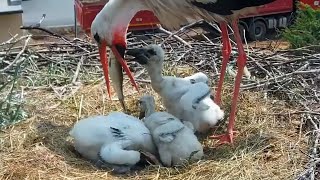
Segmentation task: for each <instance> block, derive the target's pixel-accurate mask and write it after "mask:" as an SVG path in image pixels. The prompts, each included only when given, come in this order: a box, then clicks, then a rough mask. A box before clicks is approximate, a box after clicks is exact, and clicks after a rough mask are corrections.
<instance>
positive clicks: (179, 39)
mask: <svg viewBox="0 0 320 180" xmlns="http://www.w3.org/2000/svg"><path fill="white" fill-rule="evenodd" d="M159 30H160V31H162V32H164V33H166V34H168V35H172V34H173V33H172V32H170V31H168V30H165V29H163V28H162V27H160V28H159ZM172 36H173V37H174V38H176V39H177V40H178V41H179V42H181V43H183V44H184V45H186V46H188V47H189V48H192V46H191V45H190V44H189V43H187V42H186V41H185V40H183V39H182V38H180V37H179V36H177V35H172ZM165 41H166V40H165ZM165 41H163V42H162V44H163V43H164V42H165Z"/></svg>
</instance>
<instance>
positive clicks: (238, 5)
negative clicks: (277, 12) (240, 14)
mask: <svg viewBox="0 0 320 180" xmlns="http://www.w3.org/2000/svg"><path fill="white" fill-rule="evenodd" d="M274 1H276V0H217V1H214V0H213V1H212V2H208V3H204V2H201V1H197V0H193V1H191V3H192V4H193V5H194V6H197V7H199V8H202V9H205V10H207V11H210V12H212V13H216V14H219V15H231V14H232V11H234V10H240V9H243V8H246V7H254V6H261V5H265V4H268V3H271V2H274Z"/></svg>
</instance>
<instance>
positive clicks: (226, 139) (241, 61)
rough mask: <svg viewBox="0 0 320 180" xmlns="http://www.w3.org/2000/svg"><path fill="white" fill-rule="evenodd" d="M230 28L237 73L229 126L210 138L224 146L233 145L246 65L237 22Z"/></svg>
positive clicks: (233, 22)
mask: <svg viewBox="0 0 320 180" xmlns="http://www.w3.org/2000/svg"><path fill="white" fill-rule="evenodd" d="M232 28H233V31H234V35H235V39H236V43H237V48H238V53H239V56H238V60H237V65H238V73H237V76H236V80H235V85H234V92H233V97H232V104H231V112H230V116H229V124H228V129H227V134H225V135H220V136H212V137H211V138H215V139H219V141H220V142H219V144H224V143H233V136H234V133H235V131H234V122H235V116H236V110H237V101H238V96H239V91H240V83H241V80H242V74H243V69H244V66H245V65H246V62H247V56H246V53H245V51H244V48H243V44H242V40H241V37H240V34H239V28H238V20H234V21H232Z"/></svg>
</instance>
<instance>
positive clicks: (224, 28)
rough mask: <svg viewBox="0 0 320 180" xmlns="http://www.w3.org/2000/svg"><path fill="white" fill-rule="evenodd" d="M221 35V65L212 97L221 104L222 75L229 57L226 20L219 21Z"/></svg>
mask: <svg viewBox="0 0 320 180" xmlns="http://www.w3.org/2000/svg"><path fill="white" fill-rule="evenodd" d="M220 29H221V36H222V65H221V70H220V78H219V83H218V88H217V91H216V97H215V99H214V101H215V103H216V104H218V105H220V104H221V90H222V85H223V81H224V76H225V74H226V69H227V64H228V62H229V59H230V54H231V44H230V40H229V35H228V24H227V23H226V22H221V23H220Z"/></svg>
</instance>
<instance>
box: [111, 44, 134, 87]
mask: <svg viewBox="0 0 320 180" xmlns="http://www.w3.org/2000/svg"><path fill="white" fill-rule="evenodd" d="M125 50H126V47H123V46H120V45H112V46H111V51H112V52H113V54H114V56H115V58H116V59H117V60H118V61H119V63H120V64H121V66H122V68H123V69H124V71H125V72H126V74H127V75H128V77H129V79H130V82H131V84H132V85H133V86H134V87H135V89H136V90H137V91H138V92H139V89H138V86H137V84H136V82H135V80H134V77H133V75H132V73H131V71H130V69H129V67H128V65H127V63H126V62H125V61H124V59H123V58H124V52H125Z"/></svg>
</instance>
